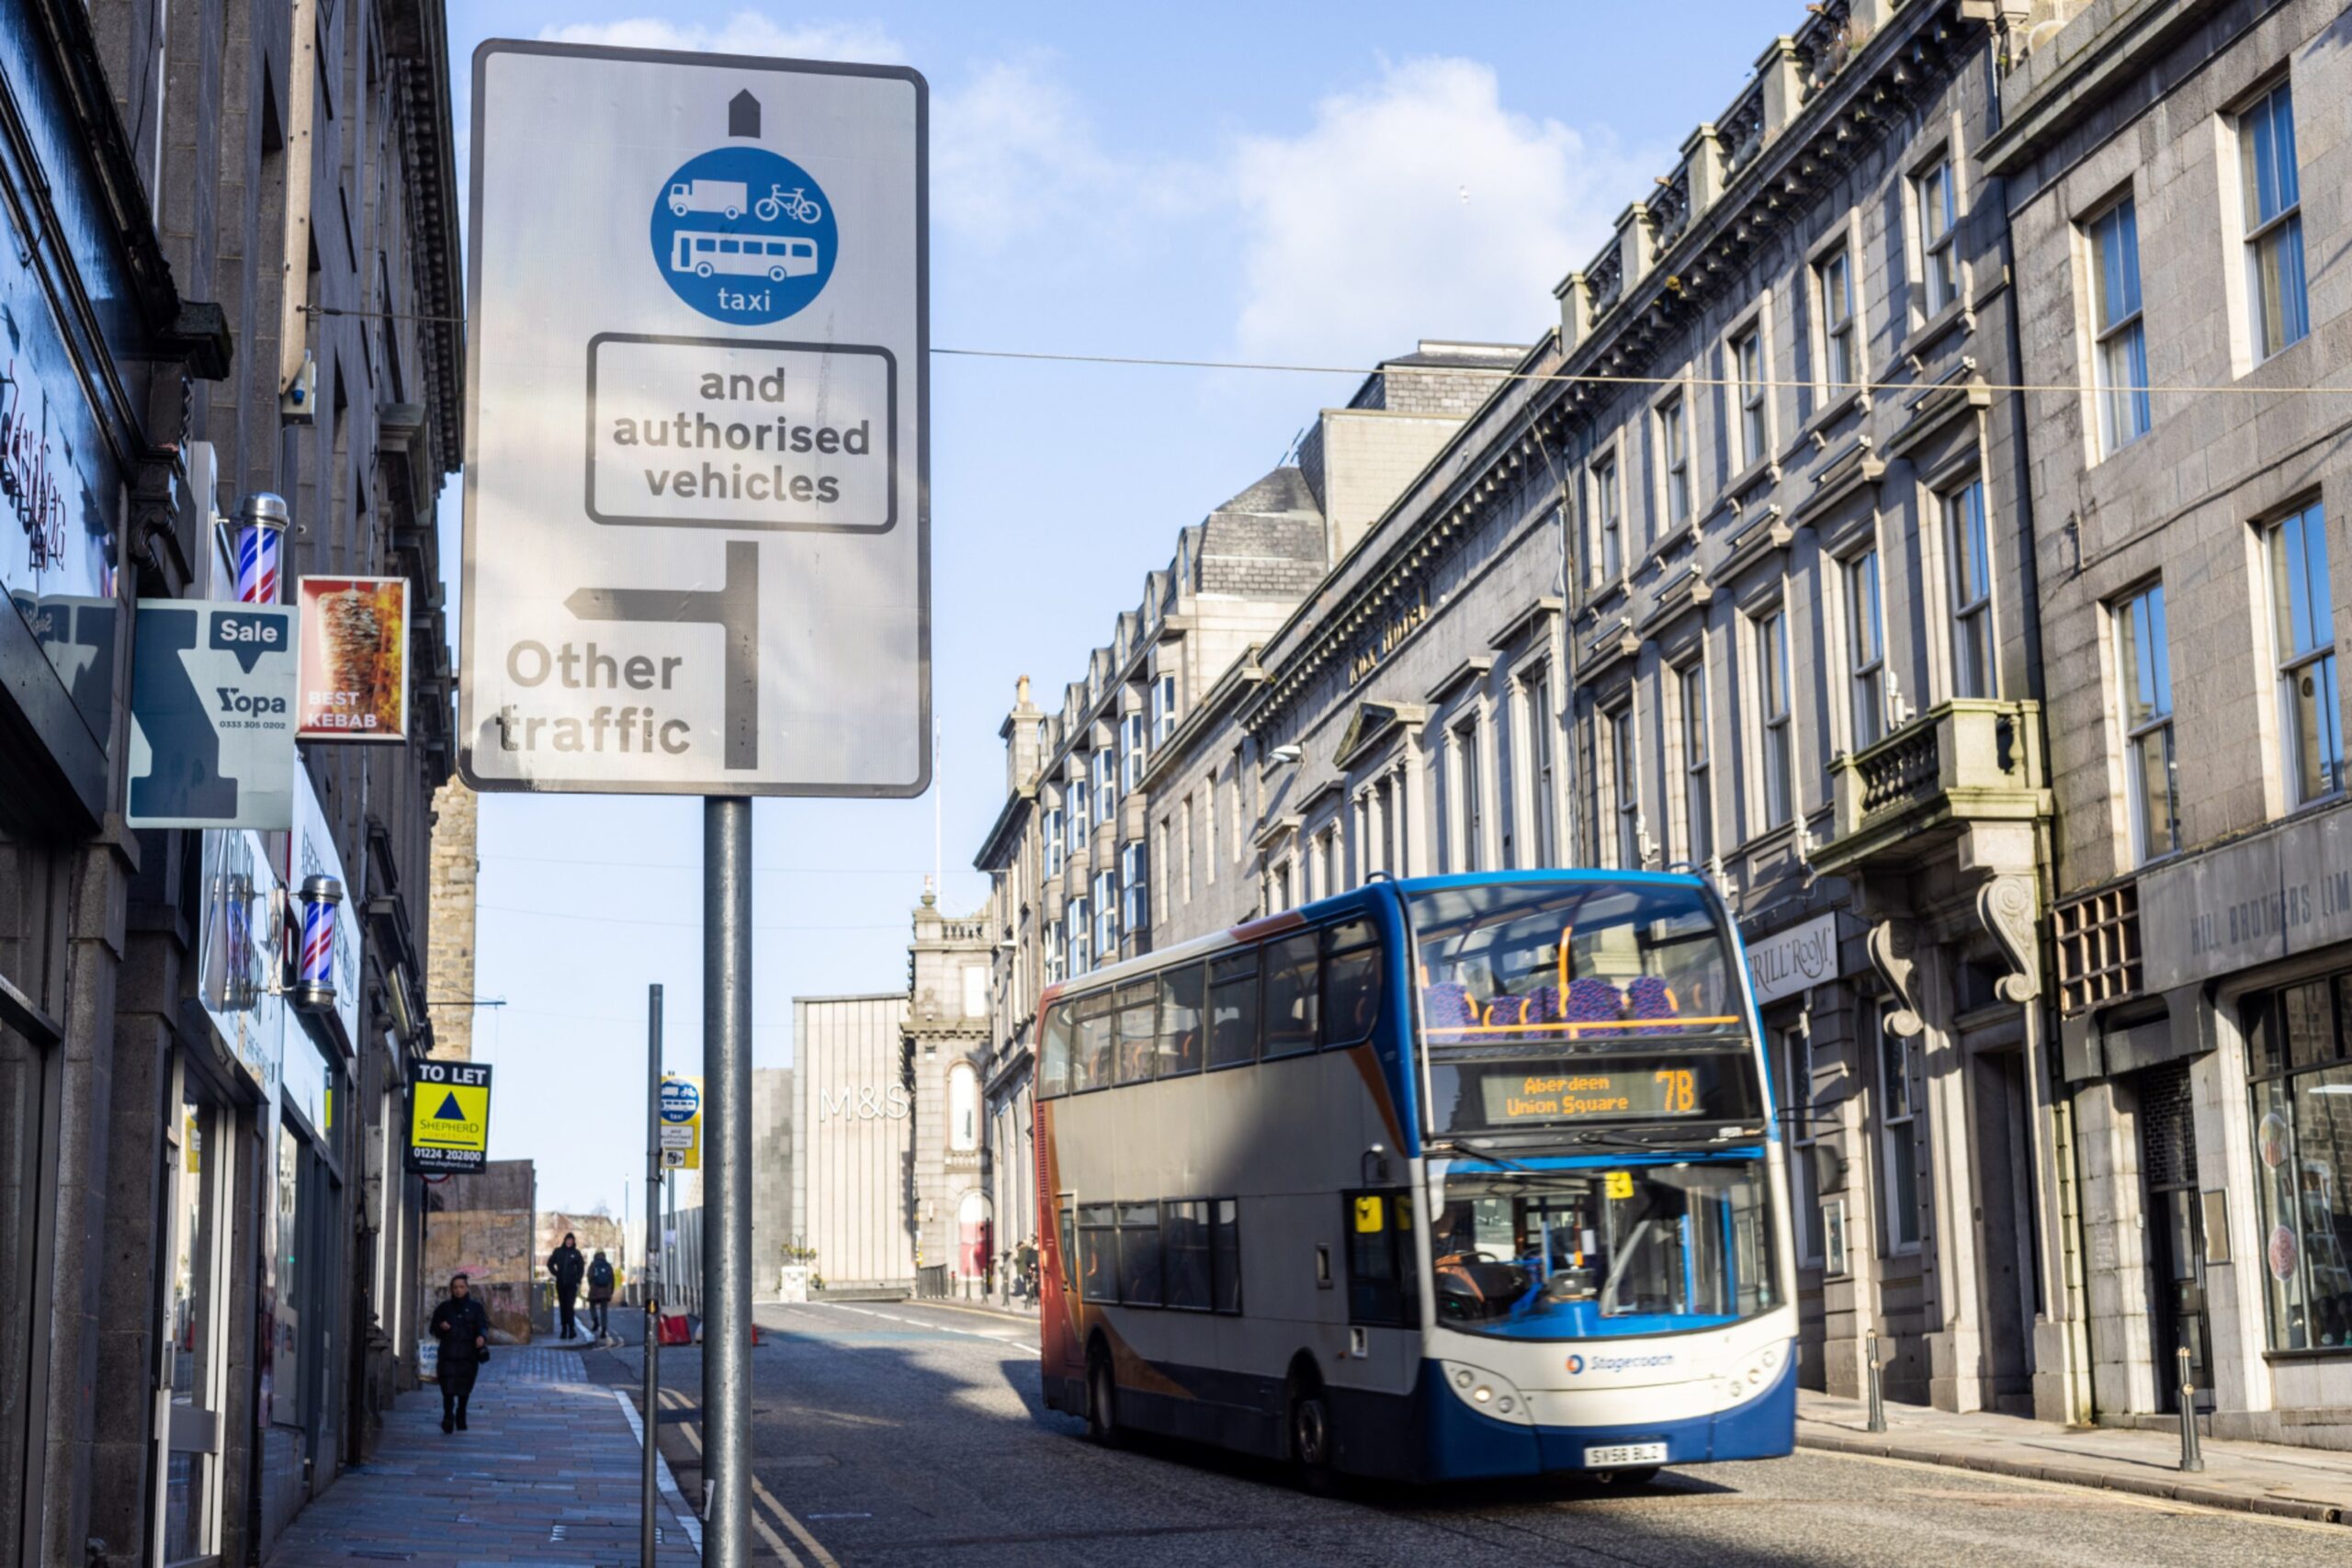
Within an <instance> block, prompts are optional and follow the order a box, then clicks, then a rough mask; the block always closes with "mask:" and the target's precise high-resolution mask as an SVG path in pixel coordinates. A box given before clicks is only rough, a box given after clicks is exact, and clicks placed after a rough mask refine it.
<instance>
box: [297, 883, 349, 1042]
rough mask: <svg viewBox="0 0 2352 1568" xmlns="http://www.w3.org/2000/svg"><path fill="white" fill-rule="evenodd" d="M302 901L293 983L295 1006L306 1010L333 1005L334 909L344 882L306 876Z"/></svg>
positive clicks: (315, 1009) (341, 895)
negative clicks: (300, 946) (297, 966)
mask: <svg viewBox="0 0 2352 1568" xmlns="http://www.w3.org/2000/svg"><path fill="white" fill-rule="evenodd" d="M299 897H300V900H301V904H302V952H301V957H300V966H299V968H298V969H297V971H296V976H297V977H296V979H295V982H294V1005H295V1006H296V1007H298V1008H300V1009H302V1010H304V1011H323V1010H326V1009H328V1008H331V1007H333V1006H334V910H335V906H336V905H338V904H340V903H342V902H343V884H342V883H340V882H338V881H336V880H335V879H334V877H332V876H306V877H304V878H303V879H302V887H301V892H300V895H299Z"/></svg>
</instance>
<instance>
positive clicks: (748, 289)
mask: <svg viewBox="0 0 2352 1568" xmlns="http://www.w3.org/2000/svg"><path fill="white" fill-rule="evenodd" d="M838 238H839V237H838V235H837V234H836V233H835V231H834V228H833V206H832V202H831V200H830V199H828V198H827V197H826V195H825V193H824V192H823V191H822V190H821V189H820V188H819V187H818V185H817V182H816V181H815V180H814V179H812V178H811V177H810V176H809V172H808V171H807V170H806V169H803V168H802V167H801V166H800V165H799V164H796V163H794V162H793V161H792V160H791V159H789V158H781V157H778V156H777V155H776V154H775V153H774V152H769V151H767V149H765V148H763V147H719V148H716V149H713V150H712V151H710V152H705V153H703V154H701V155H700V156H699V157H695V158H689V159H688V160H686V162H685V163H684V164H680V165H679V166H678V171H677V173H675V174H673V175H671V176H670V177H669V178H668V179H667V180H665V181H663V182H662V188H661V189H660V190H659V191H657V192H656V193H654V197H653V230H652V239H653V262H654V265H655V266H657V267H659V268H660V269H661V273H662V277H663V279H665V280H666V281H667V282H668V283H669V285H670V288H671V291H672V292H673V293H674V294H676V295H677V297H678V298H679V299H683V300H684V301H685V302H686V303H687V304H689V305H691V306H693V307H694V308H695V310H699V311H701V312H702V313H703V314H704V315H706V316H708V317H709V318H710V319H711V320H713V321H726V322H729V323H730V324H734V325H740V326H759V325H762V324H763V323H765V322H768V321H782V320H784V319H785V318H786V316H789V315H793V314H795V313H796V312H797V311H799V310H803V309H805V308H806V307H807V306H808V305H809V301H811V300H813V299H816V298H817V296H818V295H820V294H821V293H823V292H824V288H825V281H826V279H828V278H830V277H831V276H832V273H833V256H834V254H835V252H836V250H837V249H838V248H839V246H838Z"/></svg>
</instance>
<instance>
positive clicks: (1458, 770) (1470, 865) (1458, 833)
mask: <svg viewBox="0 0 2352 1568" xmlns="http://www.w3.org/2000/svg"><path fill="white" fill-rule="evenodd" d="M1479 793H1480V791H1479V779H1478V726H1477V723H1476V720H1473V721H1472V722H1470V723H1468V724H1465V725H1464V726H1463V727H1462V728H1459V729H1457V730H1455V731H1454V732H1453V828H1454V844H1453V860H1454V864H1453V869H1454V870H1455V871H1476V870H1478V869H1480V867H1479V864H1478V846H1479V844H1480V843H1481V842H1482V841H1483V840H1484V838H1485V830H1486V822H1485V819H1484V818H1483V817H1482V816H1481V815H1480V812H1479V808H1478V807H1479Z"/></svg>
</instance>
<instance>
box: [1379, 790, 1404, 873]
mask: <svg viewBox="0 0 2352 1568" xmlns="http://www.w3.org/2000/svg"><path fill="white" fill-rule="evenodd" d="M1404 803H1405V788H1404V785H1403V784H1401V783H1399V782H1397V780H1395V779H1383V780H1381V781H1380V787H1379V788H1378V789H1377V790H1375V791H1374V794H1373V804H1374V807H1375V808H1376V809H1377V810H1378V811H1379V813H1380V869H1381V870H1383V871H1385V872H1386V873H1388V874H1389V875H1391V876H1402V875H1404V874H1405V825H1404V823H1403V822H1402V821H1400V820H1398V817H1397V814H1398V812H1399V811H1401V810H1402V809H1403V807H1404Z"/></svg>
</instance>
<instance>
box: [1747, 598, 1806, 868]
mask: <svg viewBox="0 0 2352 1568" xmlns="http://www.w3.org/2000/svg"><path fill="white" fill-rule="evenodd" d="M1755 628H1756V697H1757V703H1758V714H1757V717H1758V726H1757V737H1758V745H1759V747H1760V749H1761V754H1760V755H1759V756H1758V758H1757V766H1758V772H1759V773H1761V774H1762V775H1763V777H1762V780H1761V783H1762V785H1763V791H1764V795H1763V806H1764V826H1765V827H1766V828H1768V829H1770V828H1778V827H1780V826H1781V824H1782V823H1785V822H1786V821H1788V820H1789V818H1790V817H1791V816H1792V814H1793V813H1794V810H1795V802H1794V798H1793V795H1794V790H1793V788H1792V785H1793V781H1794V779H1795V777H1796V770H1795V757H1794V755H1793V753H1794V751H1795V738H1794V736H1793V734H1792V729H1791V726H1790V718H1789V616H1788V612H1787V611H1786V610H1784V609H1781V608H1777V607H1776V608H1773V609H1770V610H1767V611H1765V612H1764V613H1763V614H1762V615H1758V616H1757V617H1756V621H1755Z"/></svg>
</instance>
